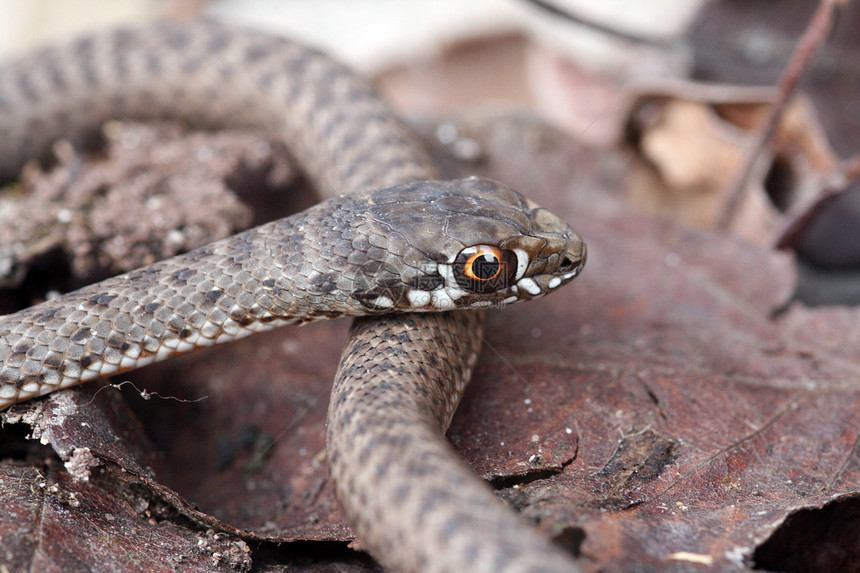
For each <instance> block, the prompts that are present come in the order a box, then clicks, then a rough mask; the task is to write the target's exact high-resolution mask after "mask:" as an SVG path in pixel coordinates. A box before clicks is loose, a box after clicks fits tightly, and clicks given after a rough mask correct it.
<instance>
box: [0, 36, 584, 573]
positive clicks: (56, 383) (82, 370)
mask: <svg viewBox="0 0 860 573" xmlns="http://www.w3.org/2000/svg"><path fill="white" fill-rule="evenodd" d="M117 117H122V118H148V117H158V118H163V117H172V118H179V119H182V120H185V121H187V122H189V123H193V124H195V125H202V126H210V127H222V126H236V125H241V126H248V125H262V126H265V127H267V128H269V129H271V130H273V131H275V132H276V133H277V135H278V136H279V137H280V138H282V139H283V140H285V141H287V142H288V143H289V145H290V147H291V150H292V152H293V154H294V155H295V156H296V157H297V158H298V159H299V160H300V161H301V163H302V164H303V165H305V167H306V171H307V172H308V174H309V175H310V176H311V177H312V178H314V179H315V180H316V182H317V183H318V187H319V188H320V190H321V191H322V192H326V191H328V190H330V189H336V190H337V191H338V192H340V193H344V194H345V195H339V196H337V197H334V198H331V199H329V200H327V201H324V202H323V203H320V204H319V205H317V206H315V207H313V208H311V209H309V210H307V211H304V212H302V213H299V214H297V215H294V216H292V217H288V218H286V219H282V220H279V221H275V222H273V223H269V224H267V225H263V226H261V227H257V228H255V229H252V230H250V231H246V232H245V233H241V234H239V235H235V236H233V237H230V238H227V239H224V240H222V241H218V242H216V243H213V244H211V245H207V246H205V247H202V248H200V249H196V250H194V251H191V252H189V253H187V254H185V255H181V256H179V257H174V258H172V259H168V260H166V261H162V262H160V263H157V264H155V265H152V266H149V267H145V268H142V269H138V270H136V271H133V272H130V273H126V274H124V275H122V276H119V277H115V278H112V279H108V280H107V281H103V282H101V283H97V284H94V285H91V286H89V287H85V288H84V289H81V290H79V291H75V292H72V293H69V294H66V295H63V296H61V297H58V298H56V299H54V300H50V301H48V302H45V303H43V304H41V305H37V306H35V307H32V308H29V309H25V310H22V311H20V312H17V313H14V314H11V315H7V316H5V317H3V318H2V319H0V408H2V407H5V406H8V405H9V404H11V403H14V402H17V401H21V400H25V399H28V398H32V397H35V396H40V395H43V394H46V393H48V392H51V391H54V390H57V389H60V388H65V387H68V386H72V385H74V384H77V383H80V382H84V381H87V380H91V379H94V378H99V377H103V376H107V375H110V374H113V373H116V372H121V371H124V370H128V369H131V368H137V367H139V366H142V365H144V364H147V363H150V362H153V361H156V360H161V359H164V358H168V357H170V356H173V355H176V354H179V353H182V352H187V351H190V350H193V349H194V348H197V347H200V346H206V345H211V344H215V343H218V342H222V341H227V340H233V339H236V338H239V337H241V336H244V335H247V334H250V333H253V332H256V331H259V330H263V329H267V328H272V327H274V326H278V325H280V324H285V323H289V322H307V321H310V320H317V319H320V318H332V317H336V316H361V315H370V316H366V317H365V318H361V319H358V320H357V321H356V324H355V325H354V327H353V330H352V332H351V335H350V340H349V342H348V344H347V348H346V349H345V351H344V355H343V358H342V360H341V364H340V367H339V370H338V374H337V378H336V381H335V385H334V391H333V395H332V399H331V405H330V409H329V421H328V432H327V457H328V461H329V464H330V468H331V475H332V478H333V480H334V482H335V488H336V491H337V495H338V498H339V499H340V501H341V504H342V505H343V507H344V508H345V511H346V513H347V515H348V517H349V519H350V521H351V523H352V524H353V525H354V527H355V529H356V532H357V534H358V537H359V539H360V540H361V542H362V543H363V545H364V546H365V547H367V548H368V549H369V550H370V551H371V553H373V555H374V556H376V557H377V558H378V559H379V560H380V562H382V563H383V564H384V565H385V566H386V567H389V568H391V569H392V570H396V571H416V572H418V571H440V572H441V571H451V572H453V571H510V572H527V571H528V572H538V571H572V570H575V569H576V567H575V565H574V563H573V562H572V561H570V560H569V558H567V557H566V556H565V554H564V553H563V552H561V551H560V550H558V549H556V548H555V547H554V546H553V545H551V544H550V543H549V542H548V541H546V540H545V539H543V538H542V537H541V536H539V535H538V534H537V533H535V532H533V531H532V530H531V529H529V528H527V527H525V526H524V525H523V524H522V523H521V522H520V520H519V518H517V517H516V516H515V515H514V514H513V513H512V512H510V511H509V510H508V509H507V508H505V507H504V505H503V504H502V503H501V502H499V501H498V500H497V499H496V498H495V496H494V495H493V494H492V492H491V491H490V490H489V488H487V487H486V486H485V485H484V484H483V483H481V482H480V480H478V479H477V478H476V477H475V476H474V475H473V474H472V473H471V472H470V471H469V470H468V469H467V468H466V466H465V465H464V464H463V463H462V462H461V461H459V460H458V459H457V458H456V457H455V456H454V455H453V452H452V451H451V450H450V447H449V446H448V445H447V444H446V443H445V441H444V440H443V439H442V433H443V432H444V430H445V428H447V425H448V423H449V421H450V418H451V416H452V414H453V411H454V409H455V407H456V405H457V403H458V401H459V399H460V396H461V395H462V391H463V389H464V387H465V384H466V382H467V380H468V378H469V375H470V372H471V369H472V367H473V365H474V363H475V360H476V358H477V354H478V351H479V348H480V340H481V316H480V313H477V312H442V313H436V312H434V313H424V312H423V311H438V310H447V309H452V308H463V307H466V308H468V307H470V306H475V305H480V304H487V303H492V304H499V303H510V302H514V301H517V300H524V299H529V298H535V297H538V296H542V295H543V294H545V293H546V292H548V291H550V290H552V289H554V288H557V287H558V286H560V285H562V284H564V283H566V282H567V281H569V280H571V279H572V278H573V277H575V276H576V275H577V274H578V273H579V271H580V270H581V268H582V265H583V264H584V261H585V246H584V244H583V243H582V241H581V240H580V239H579V237H578V236H577V235H576V234H575V233H574V232H573V231H571V230H570V228H569V227H568V226H567V225H566V224H565V223H564V222H562V221H561V220H560V219H558V218H557V217H555V216H554V215H552V214H551V213H549V212H548V211H546V210H544V209H542V208H540V207H538V206H537V205H535V204H533V203H532V202H530V201H528V200H527V199H525V198H523V197H522V196H521V195H519V194H518V193H516V192H514V191H511V190H509V189H507V188H506V187H504V186H503V185H501V184H498V183H495V182H492V181H487V180H482V179H477V178H472V179H466V180H461V181H452V182H441V181H432V179H434V178H435V177H436V176H437V172H436V170H435V168H434V167H433V165H432V164H431V162H430V161H429V160H428V159H427V156H426V155H425V153H424V152H423V151H422V148H421V146H420V145H419V144H418V143H417V142H416V140H415V138H414V136H413V135H412V134H411V133H410V132H409V130H408V129H406V128H405V127H404V126H403V125H402V124H401V123H400V122H399V121H398V120H397V119H396V118H395V117H394V116H393V115H392V114H391V113H390V111H389V110H388V109H387V107H386V105H385V104H384V103H383V102H381V100H380V99H379V98H378V97H377V96H376V94H375V93H374V91H373V89H372V88H371V87H370V86H369V84H368V83H367V82H366V81H365V80H363V79H361V78H359V77H357V76H356V75H354V74H353V73H352V72H350V71H349V70H347V69H345V68H344V67H342V66H340V65H339V64H337V63H335V62H333V61H332V60H330V59H329V58H328V57H326V56H324V55H322V54H320V53H318V52H316V51H313V50H310V49H308V48H305V47H303V46H300V45H297V44H295V43H292V42H290V41H288V40H284V39H281V38H274V37H270V36H266V35H262V34H258V33H253V32H249V31H242V30H236V29H232V28H229V27H226V26H224V25H220V24H216V23H212V22H197V23H189V24H183V25H179V24H164V23H161V24H153V25H149V26H146V27H142V28H129V29H120V30H114V31H110V32H105V33H98V34H95V35H92V36H89V37H86V38H83V39H81V40H78V41H76V42H74V43H71V44H68V45H65V46H61V47H54V48H47V49H44V50H42V51H40V52H38V53H35V54H33V55H30V56H26V57H24V58H21V59H19V60H16V61H11V62H7V63H5V64H3V65H2V66H0V176H2V177H7V178H8V177H10V176H12V175H14V174H15V173H16V172H17V170H18V169H19V168H20V167H21V165H22V163H23V162H24V161H25V160H26V159H27V158H29V157H33V156H38V155H40V154H43V153H44V152H45V150H46V149H47V147H48V145H49V144H50V143H51V142H52V141H53V140H54V139H56V138H58V137H60V136H63V135H67V134H70V133H75V132H79V131H82V130H92V129H94V128H97V127H98V126H100V125H101V124H102V123H103V122H104V121H106V120H108V119H111V118H117ZM413 311H422V312H421V313H420V314H416V313H414V312H413ZM392 313H393V314H392ZM403 313H408V314H403Z"/></svg>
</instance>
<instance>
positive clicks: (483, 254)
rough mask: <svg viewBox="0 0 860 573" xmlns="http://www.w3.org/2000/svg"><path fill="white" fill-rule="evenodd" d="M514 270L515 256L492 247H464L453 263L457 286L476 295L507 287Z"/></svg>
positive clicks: (510, 252) (515, 265)
mask: <svg viewBox="0 0 860 573" xmlns="http://www.w3.org/2000/svg"><path fill="white" fill-rule="evenodd" d="M516 270H517V259H516V254H515V253H514V252H512V251H503V250H501V249H499V248H498V247H494V246H492V245H475V246H473V247H466V248H465V249H463V250H462V251H460V253H459V254H458V255H457V258H456V259H455V261H454V277H455V278H456V279H457V284H459V285H460V286H461V287H463V288H464V289H466V290H469V291H472V292H477V293H488V292H493V291H497V290H499V289H502V288H504V287H507V286H509V284H511V278H512V277H513V275H514V273H515V272H516Z"/></svg>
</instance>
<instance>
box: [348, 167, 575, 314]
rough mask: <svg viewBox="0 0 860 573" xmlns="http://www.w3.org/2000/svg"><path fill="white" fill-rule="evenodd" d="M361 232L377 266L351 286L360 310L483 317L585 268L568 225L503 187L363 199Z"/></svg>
mask: <svg viewBox="0 0 860 573" xmlns="http://www.w3.org/2000/svg"><path fill="white" fill-rule="evenodd" d="M365 205H366V206H367V209H368V211H367V213H366V219H365V221H366V222H365V224H364V227H363V229H362V231H363V232H364V233H366V236H367V237H368V242H369V243H370V244H371V245H374V246H376V247H379V249H381V250H382V251H384V252H385V253H386V260H385V261H382V262H380V263H379V264H374V265H370V266H371V268H373V270H374V272H373V273H371V274H369V275H367V276H364V277H359V278H358V280H357V281H356V285H357V287H358V288H356V289H355V291H354V293H353V297H354V298H355V299H356V300H358V301H359V302H360V303H361V304H362V305H363V306H364V307H365V309H367V310H368V311H371V312H373V311H378V312H392V311H403V312H414V311H434V310H450V309H454V308H488V307H497V306H502V305H505V304H510V303H513V302H517V301H520V300H528V299H532V298H538V297H540V296H543V295H545V294H547V293H549V292H551V291H553V290H555V289H557V288H559V287H560V286H562V285H563V284H565V283H567V282H569V281H571V280H572V279H573V278H574V277H576V276H577V275H578V274H579V273H580V272H581V271H582V268H583V266H584V264H585V259H586V248H585V243H584V242H583V241H582V239H581V238H580V237H579V235H577V234H576V233H575V232H574V231H573V230H572V229H571V228H570V226H569V225H568V224H567V223H565V222H564V221H563V220H562V219H560V218H559V217H557V216H556V215H554V214H553V213H551V212H550V211H548V210H546V209H544V208H543V207H540V206H539V205H537V204H535V203H534V202H532V201H530V200H529V199H527V198H525V197H524V196H522V195H521V194H519V193H518V192H516V191H514V190H512V189H510V188H509V187H507V186H505V185H503V184H501V183H498V182H496V181H491V180H488V179H480V178H477V177H472V178H469V179H461V180H456V181H423V182H417V183H409V184H405V185H398V186H395V187H391V188H387V189H381V190H375V191H370V192H368V193H367V198H366V203H365Z"/></svg>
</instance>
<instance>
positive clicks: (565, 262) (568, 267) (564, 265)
mask: <svg viewBox="0 0 860 573" xmlns="http://www.w3.org/2000/svg"><path fill="white" fill-rule="evenodd" d="M574 266H575V264H574V262H573V261H572V260H571V259H570V257H563V258H562V259H561V262H560V263H559V264H558V270H560V271H561V272H563V273H565V272H567V271H572V270H573V267H574Z"/></svg>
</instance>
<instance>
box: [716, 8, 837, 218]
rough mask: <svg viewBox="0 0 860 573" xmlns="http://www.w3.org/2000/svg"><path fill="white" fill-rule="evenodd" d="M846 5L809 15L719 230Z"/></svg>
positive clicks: (734, 212)
mask: <svg viewBox="0 0 860 573" xmlns="http://www.w3.org/2000/svg"><path fill="white" fill-rule="evenodd" d="M847 2H848V0H821V3H820V4H819V5H818V8H817V9H816V10H815V13H814V14H813V15H812V19H811V20H810V21H809V25H808V26H807V28H806V30H805V31H804V32H803V36H801V38H800V41H799V42H798V43H797V47H795V49H794V53H792V54H791V59H790V60H789V62H788V65H787V66H786V69H785V71H784V72H783V74H782V77H781V78H780V80H779V84H778V90H777V96H776V100H775V101H774V103H773V106H772V107H771V108H770V113H769V114H768V117H767V119H766V121H765V122H764V125H763V126H762V128H761V129H760V130H759V132H758V134H757V137H756V140H755V143H754V145H753V147H752V149H751V150H750V153H749V154H748V155H747V159H746V162H745V163H744V165H743V168H742V169H741V171H740V172H739V174H738V178H737V179H736V180H735V183H734V185H733V186H732V194H731V196H730V197H729V200H728V202H727V203H726V207H725V210H724V211H723V214H722V217H721V218H720V224H719V227H720V229H723V230H725V229H728V227H729V225H730V224H731V222H732V221H733V220H734V218H735V215H737V211H738V209H739V208H740V205H741V202H742V201H743V199H744V197H745V196H746V193H747V189H748V188H749V184H750V179H751V176H752V174H753V173H754V172H755V171H756V167H757V166H758V162H759V161H760V159H761V156H762V152H763V151H764V149H765V146H767V144H768V143H769V142H770V140H771V138H772V137H773V134H774V132H775V131H776V126H777V125H778V124H779V121H780V119H782V115H783V113H784V112H785V108H786V104H788V101H789V100H790V99H791V96H792V94H793V93H794V91H795V89H796V88H797V84H798V82H799V80H800V78H801V77H802V76H803V73H804V72H805V71H806V70H807V68H808V67H809V62H810V60H811V59H812V56H813V55H814V54H815V52H816V51H817V50H818V48H819V47H820V46H821V45H822V44H823V43H824V41H825V40H826V38H827V35H828V33H829V32H830V28H831V26H832V24H833V19H834V13H835V11H836V9H837V8H838V7H840V6H844V5H845V4H847Z"/></svg>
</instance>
